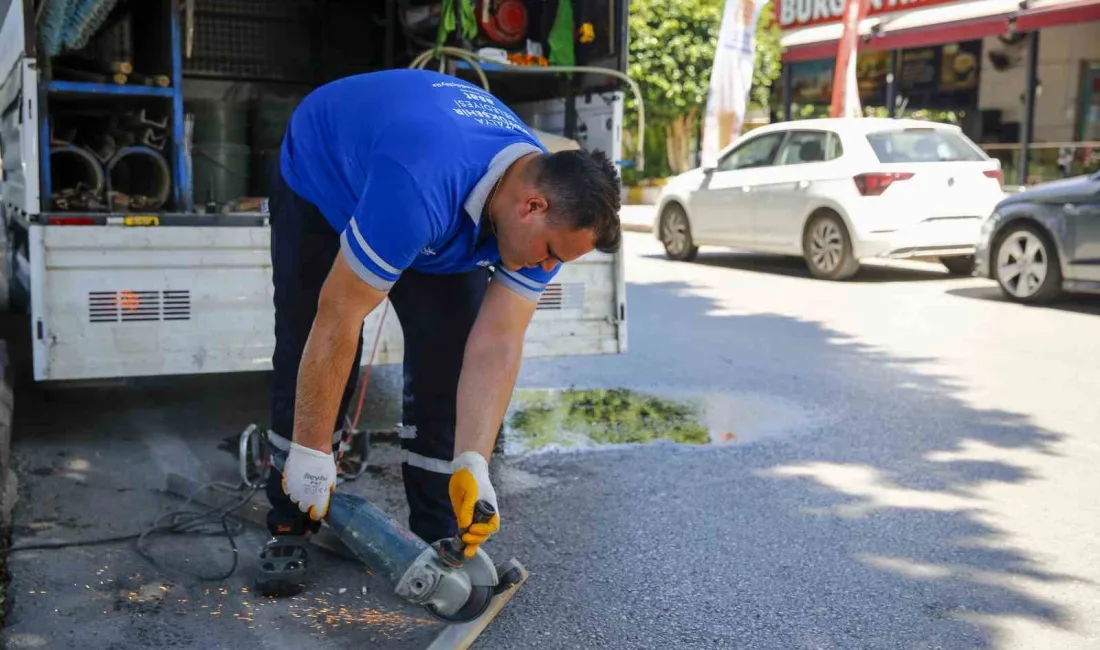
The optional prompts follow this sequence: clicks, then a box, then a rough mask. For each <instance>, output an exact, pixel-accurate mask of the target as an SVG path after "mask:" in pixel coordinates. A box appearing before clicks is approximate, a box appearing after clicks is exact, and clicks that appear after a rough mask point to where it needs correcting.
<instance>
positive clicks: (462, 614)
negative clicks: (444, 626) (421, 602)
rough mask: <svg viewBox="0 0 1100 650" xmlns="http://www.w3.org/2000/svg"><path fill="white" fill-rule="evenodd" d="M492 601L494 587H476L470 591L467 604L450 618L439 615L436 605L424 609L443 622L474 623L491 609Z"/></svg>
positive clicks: (426, 606)
mask: <svg viewBox="0 0 1100 650" xmlns="http://www.w3.org/2000/svg"><path fill="white" fill-rule="evenodd" d="M492 599H493V588H492V587H489V586H483V585H474V586H473V587H472V588H471V589H470V597H469V598H467V599H466V604H465V605H463V606H462V608H461V609H459V610H458V611H457V612H455V613H454V614H451V615H450V616H446V615H444V614H441V613H439V611H438V610H437V609H436V608H435V606H434V605H425V606H424V609H426V610H428V613H429V614H431V615H432V616H434V617H436V618H438V619H439V620H441V621H447V622H448V623H465V622H466V621H472V620H474V619H475V618H477V617H478V616H481V615H482V614H484V613H485V610H486V609H488V608H489V602H490V601H491V600H492Z"/></svg>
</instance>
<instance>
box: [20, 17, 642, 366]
mask: <svg viewBox="0 0 1100 650" xmlns="http://www.w3.org/2000/svg"><path fill="white" fill-rule="evenodd" d="M562 1H568V0H562ZM454 4H455V5H456V6H459V5H460V3H459V1H456V2H455V3H454ZM505 4H507V5H508V7H507V9H508V10H509V11H510V12H511V13H509V14H507V15H504V7H503V5H505ZM88 5H97V2H96V1H95V0H38V2H34V0H0V19H2V20H3V22H2V25H0V159H2V174H0V215H2V217H3V223H4V226H5V228H4V231H5V232H4V235H5V237H4V247H5V250H6V256H5V260H6V261H5V264H4V269H3V270H4V273H3V275H4V276H5V280H6V282H5V283H4V284H6V287H5V289H6V294H7V295H6V302H7V303H8V304H9V305H10V308H11V309H13V310H18V311H22V312H23V313H28V314H29V323H30V327H31V340H32V344H33V365H34V368H33V370H34V372H33V376H34V378H35V380H36V381H39V382H55V381H68V380H92V379H104V378H136V377H147V376H155V375H181V374H196V373H228V372H239V371H264V370H268V369H269V368H270V367H271V355H272V350H273V346H274V336H273V306H272V283H271V266H270V251H269V227H268V219H267V214H266V212H265V209H264V208H263V206H264V202H263V201H262V196H263V194H262V193H249V192H244V193H243V197H244V200H242V196H241V195H240V194H241V193H240V192H238V193H237V194H233V193H230V194H225V192H226V191H230V192H232V191H231V190H226V188H225V186H226V185H227V184H229V185H232V184H233V183H234V182H235V181H236V180H239V179H237V178H236V177H234V176H232V175H230V173H229V172H234V173H237V174H243V173H245V171H247V172H248V174H249V175H250V179H249V187H250V188H251V187H255V186H256V185H257V184H262V174H261V173H259V172H256V171H254V170H256V169H262V166H257V165H255V164H251V163H246V164H241V163H240V156H238V158H237V159H234V158H232V157H230V156H226V155H222V154H224V153H225V151H227V150H230V151H232V146H233V142H229V141H228V140H234V139H235V140H236V141H237V142H239V141H240V140H242V138H240V137H239V135H240V133H239V131H240V129H237V132H234V131H233V130H232V128H231V125H232V124H233V123H235V122H234V121H236V122H240V120H241V118H240V117H239V115H238V114H237V113H238V111H237V109H238V108H240V106H241V105H240V104H235V105H233V106H236V108H231V109H226V110H224V111H222V112H221V113H215V115H216V116H218V117H216V118H212V119H207V121H205V122H204V121H203V120H204V119H206V117H207V115H208V114H209V113H208V114H203V113H201V111H200V112H199V113H198V114H196V113H193V112H192V111H190V110H188V108H187V107H188V106H189V104H190V103H191V102H192V100H194V101H196V102H201V101H202V100H203V99H204V98H206V99H209V98H211V97H213V98H222V97H225V96H226V92H227V91H229V92H230V94H232V95H234V96H235V97H240V96H241V95H242V94H248V95H249V96H250V97H251V99H250V100H249V101H250V104H249V105H250V106H252V107H254V108H255V109H257V110H258V111H260V112H262V111H263V110H264V109H265V108H269V107H270V105H269V104H267V103H265V102H266V100H265V99H264V98H265V97H270V96H271V93H273V92H277V93H284V94H286V93H289V94H291V95H292V96H295V97H301V96H303V95H304V94H305V93H306V92H308V91H309V90H310V89H311V88H313V87H316V86H317V85H319V84H320V83H323V82H325V81H327V80H329V79H332V78H336V77H340V76H346V75H347V74H354V73H357V72H364V71H368V70H371V69H380V68H385V67H398V66H401V67H404V66H405V65H408V64H409V62H410V61H415V53H416V52H417V51H422V50H423V49H424V48H423V46H425V45H427V46H430V45H432V43H434V35H435V30H436V25H438V12H439V3H432V2H426V3H415V2H413V1H412V0H388V1H387V2H385V3H357V2H350V1H347V0H344V1H341V0H324V1H320V0H318V1H313V0H294V1H289V0H141V2H117V3H116V2H114V1H113V0H100V1H99V2H98V6H92V7H91V9H92V10H95V11H98V12H99V14H95V13H94V11H91V10H89V12H88V13H91V14H93V18H92V19H90V22H89V19H87V18H85V19H84V22H83V23H79V24H77V25H76V26H75V27H74V26H73V23H74V20H75V19H74V16H73V15H71V12H72V11H74V9H73V8H74V7H77V8H80V7H83V8H85V9H87V8H88ZM536 5H538V6H547V5H545V3H528V4H527V5H525V4H523V3H517V2H516V0H504V1H502V0H494V1H491V2H488V3H487V4H486V3H478V4H477V5H476V12H477V16H478V20H479V23H480V28H479V35H478V36H477V37H476V39H475V40H476V41H477V42H475V43H474V45H479V46H481V47H484V46H485V45H486V44H488V45H490V46H491V45H498V47H497V48H495V49H493V50H481V52H482V53H483V54H485V53H486V52H489V53H490V54H491V55H492V56H495V57H496V58H498V59H501V60H502V62H501V63H499V64H496V65H492V64H485V65H484V66H482V67H483V69H484V70H485V73H484V74H485V77H486V79H487V80H488V81H489V82H490V83H491V90H492V91H493V92H494V93H495V94H497V95H498V96H500V97H501V98H502V99H503V100H504V101H506V102H507V103H508V104H509V105H510V106H511V107H512V108H513V109H514V110H515V111H516V112H517V114H518V115H519V116H520V117H521V118H522V119H524V121H525V122H526V123H527V124H528V125H530V126H531V127H533V128H534V129H537V130H538V131H540V132H543V133H547V134H552V136H558V137H551V136H547V140H548V141H549V140H551V139H553V140H554V142H566V143H567V144H566V146H569V144H571V143H572V144H575V145H579V146H581V147H585V148H589V149H602V150H604V151H606V152H608V153H609V155H611V156H612V158H613V160H621V158H622V138H621V132H622V123H623V99H624V93H623V92H622V90H621V89H620V82H619V81H618V80H616V78H615V77H613V76H607V75H600V74H594V73H577V74H574V75H571V76H569V77H566V76H565V75H562V74H561V73H559V74H557V75H548V74H534V73H529V72H527V73H523V74H520V73H519V71H518V70H515V66H516V65H518V63H513V62H511V61H507V59H504V58H502V57H507V56H508V54H512V55H513V60H516V59H518V58H522V57H524V56H527V57H528V58H529V59H530V55H531V54H532V53H534V56H538V54H539V48H540V47H541V48H544V49H543V50H542V53H543V55H544V56H545V55H546V53H547V50H546V49H545V48H546V47H547V46H546V41H547V39H546V38H545V31H541V32H540V31H539V27H538V26H539V25H548V24H550V22H552V21H551V20H550V19H549V18H552V17H549V18H548V17H547V16H541V17H540V16H537V15H535V14H534V13H530V11H529V12H528V13H527V14H526V18H525V19H524V20H526V21H527V22H526V24H527V25H528V30H527V34H526V38H522V39H519V40H516V38H515V32H516V29H517V24H518V23H522V22H523V20H520V18H519V17H517V15H516V14H517V12H519V13H523V12H520V11H519V10H520V9H524V11H528V10H530V8H531V7H535V6H536ZM573 6H574V8H575V9H577V11H575V15H576V16H577V20H578V21H580V20H586V19H587V20H589V21H590V22H585V23H582V24H579V26H578V29H577V33H578V34H579V35H583V36H584V38H581V37H580V36H578V40H577V47H576V50H575V51H574V52H573V56H574V57H575V60H576V62H577V64H578V65H580V64H584V65H588V66H592V67H599V68H608V69H611V70H618V71H620V72H625V67H626V66H625V62H626V38H627V35H626V10H627V0H591V1H590V0H578V1H577V2H574V5H573ZM66 8H68V11H69V12H70V15H69V16H67V17H65V16H63V13H64V12H65V11H66ZM326 12H327V13H326ZM59 14H62V16H61V17H59ZM96 15H98V18H97V17H95V16H96ZM76 18H80V17H79V16H77V17H76ZM458 24H459V25H460V26H461V25H462V24H463V22H462V21H459V22H458ZM356 26H358V27H359V29H356ZM418 29H419V30H420V31H417V30H418ZM460 29H461V27H460ZM80 30H83V32H81V31H80ZM509 30H511V31H509ZM467 36H468V35H467ZM493 39H496V41H499V43H497V42H494V41H493ZM303 41H304V42H303ZM581 41H584V42H583V43H582V42H581ZM467 45H470V44H469V43H467ZM470 47H471V49H472V50H473V49H475V48H474V47H473V45H470ZM418 48H420V49H419V50H418ZM517 48H519V49H520V50H522V51H519V50H517ZM536 60H537V59H536ZM475 63H476V61H475ZM435 64H438V61H434V62H433V66H434V65H435ZM447 66H448V68H447V70H448V71H449V72H451V73H452V74H455V75H456V76H460V77H463V78H467V79H470V80H471V81H474V82H475V83H480V79H481V76H480V74H477V72H478V71H477V70H476V69H475V66H473V65H472V64H470V63H468V62H465V63H464V62H462V61H458V62H456V60H455V59H452V60H450V61H448V63H447ZM273 89H274V90H273ZM210 105H211V104H210V102H209V101H208V102H207V104H206V106H210ZM213 105H214V106H215V108H219V109H220V108H224V106H219V105H218V104H217V101H215V102H214V104H213ZM252 114H257V113H256V111H255V110H254V111H253V113H252ZM227 124H228V125H230V126H229V127H227V126H226V125H227ZM218 129H223V130H222V131H221V132H220V133H221V135H222V136H225V138H227V140H226V141H225V142H223V143H222V144H223V145H224V146H222V147H221V149H218V148H217V147H216V145H217V144H218V140H217V137H218V136H217V134H215V135H214V136H211V135H210V133H211V132H214V131H218ZM254 130H255V129H253V131H254ZM200 131H204V132H205V135H204V137H205V138H206V139H205V140H204V141H203V142H202V143H201V144H202V146H200V144H199V143H198V139H199V138H197V134H199V132H200ZM235 133H236V135H235ZM562 138H564V139H562ZM245 144H247V142H246V143H245ZM237 146H238V151H239V150H240V149H241V145H239V144H238V145H237ZM548 146H551V145H548ZM203 147H205V152H206V153H203V152H202V151H200V149H203ZM209 152H214V153H213V154H211V153H209ZM200 154H201V155H202V157H200ZM261 154H262V155H266V156H267V157H268V160H267V161H266V162H268V163H270V158H271V155H272V154H271V144H270V143H268V145H267V149H265V150H264V151H262V152H261V151H259V147H258V146H257V147H254V148H253V149H252V152H251V157H252V158H251V159H252V160H253V162H255V158H256V157H257V156H259V155H261ZM200 166H201V167H202V169H203V170H204V171H203V174H204V175H206V174H209V176H210V178H211V179H212V180H211V181H210V182H209V183H206V184H205V186H204V189H203V190H202V191H201V192H200V191H199V190H198V189H196V185H198V184H199V183H196V182H195V181H196V180H202V179H203V178H206V176H203V177H201V178H196V170H198V169H199V167H200ZM212 170H213V171H212ZM223 172H224V173H223ZM219 175H220V176H219ZM215 176H218V178H214V177H215ZM219 184H220V185H219ZM237 187H238V188H243V186H241V185H240V184H237ZM219 192H220V193H221V194H220V195H219ZM211 199H212V200H211ZM208 204H209V205H208ZM0 293H3V292H0ZM625 301H626V294H625V291H624V284H623V262H622V255H621V253H620V254H619V255H605V254H602V253H599V252H593V253H592V254H590V255H588V256H586V257H585V258H583V259H582V260H579V261H577V262H576V263H572V264H568V265H566V266H565V267H564V268H563V270H562V271H561V272H560V273H559V275H558V276H557V278H556V281H555V282H554V283H553V284H551V285H550V287H549V288H548V290H547V291H546V293H545V295H544V296H543V297H542V298H541V300H540V302H539V306H538V310H537V312H536V315H535V317H534V321H533V322H532V324H531V327H530V329H529V333H528V337H527V344H526V347H525V356H528V357H537V356H548V355H588V354H616V353H621V352H624V351H625V349H626V304H625ZM384 313H385V314H386V317H385V321H384V323H383V325H382V331H381V338H380V343H379V345H378V350H377V354H376V355H375V357H374V359H373V363H375V364H387V363H399V362H400V361H401V358H402V337H401V330H400V326H399V324H398V321H397V318H396V316H395V315H394V313H393V311H392V310H391V309H386V308H385V307H383V308H380V309H378V310H376V311H375V313H374V314H372V315H371V316H370V317H369V318H368V320H367V322H366V327H365V329H364V338H365V339H366V340H365V354H364V361H363V362H364V363H368V362H370V359H369V352H370V349H371V347H372V344H373V339H374V337H375V333H376V330H377V328H378V327H379V322H380V319H381V318H382V316H383V314H384Z"/></svg>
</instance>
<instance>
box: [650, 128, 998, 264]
mask: <svg viewBox="0 0 1100 650" xmlns="http://www.w3.org/2000/svg"><path fill="white" fill-rule="evenodd" d="M1003 185H1004V176H1003V174H1002V172H1001V165H1000V161H998V160H996V159H991V158H990V157H989V156H987V155H986V154H985V152H983V151H982V150H981V149H980V148H978V146H977V145H975V144H974V143H973V142H972V141H971V140H970V139H968V138H967V137H966V136H965V135H963V133H962V131H961V130H960V129H959V128H958V127H955V126H951V125H947V124H940V123H936V122H925V121H919V120H900V119H876V118H837V119H822V120H801V121H793V122H781V123H778V124H771V125H768V126H765V127H761V128H758V129H754V130H753V131H751V132H749V133H747V134H746V135H744V136H742V137H740V138H738V139H737V140H735V141H734V142H733V143H731V144H730V146H728V147H727V148H726V149H725V150H723V151H722V152H721V154H720V155H719V157H718V164H717V166H716V167H714V168H697V169H693V170H691V171H688V172H685V173H683V174H680V175H679V176H676V177H674V178H672V179H670V180H669V182H668V183H667V184H666V185H665V187H664V188H662V190H661V194H660V197H659V199H658V203H657V211H656V217H655V222H654V228H653V232H654V235H655V236H656V237H657V239H658V240H660V241H661V242H662V243H663V244H664V247H665V252H666V254H667V255H668V257H669V258H672V259H676V260H690V259H693V258H694V257H695V255H696V253H697V252H698V250H699V246H700V245H714V246H728V247H733V248H739V249H744V250H751V251H759V252H765V253H779V254H785V255H798V256H800V257H804V258H805V259H806V262H807V264H808V265H809V267H810V272H811V273H812V274H813V275H814V276H816V277H819V278H825V279H831V280H841V279H845V278H848V277H851V276H852V275H853V274H854V273H855V272H856V271H857V270H858V269H859V261H860V260H862V259H866V258H872V257H891V258H906V257H932V258H938V259H939V260H940V261H941V262H942V263H943V264H944V266H946V267H947V269H948V270H949V271H950V272H952V273H956V274H961V275H970V274H971V272H972V270H973V265H974V249H975V246H976V244H977V241H978V237H979V234H980V228H981V223H982V221H983V220H984V219H985V218H986V217H988V216H989V215H990V214H991V213H992V212H993V208H994V206H996V205H997V202H998V201H1000V200H1001V199H1003V198H1004V197H1005V193H1004V191H1003Z"/></svg>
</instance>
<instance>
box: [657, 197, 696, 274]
mask: <svg viewBox="0 0 1100 650" xmlns="http://www.w3.org/2000/svg"><path fill="white" fill-rule="evenodd" d="M661 243H662V244H664V247H665V255H667V256H668V258H669V259H670V260H677V261H679V262H689V261H691V260H693V259H695V256H696V255H697V254H698V253H699V247H698V246H696V245H695V241H694V240H693V239H692V238H691V223H690V222H689V221H688V216H687V213H686V212H684V208H682V207H681V206H679V205H677V204H675V203H672V204H669V206H668V207H666V208H665V211H664V214H662V215H661Z"/></svg>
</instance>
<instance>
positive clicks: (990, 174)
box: [984, 169, 1005, 189]
mask: <svg viewBox="0 0 1100 650" xmlns="http://www.w3.org/2000/svg"><path fill="white" fill-rule="evenodd" d="M984 173H985V175H986V177H987V178H996V179H997V184H998V185H1000V186H1001V189H1004V186H1005V173H1004V172H1003V171H1001V170H999V169H987V170H986V171H985V172H984Z"/></svg>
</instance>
